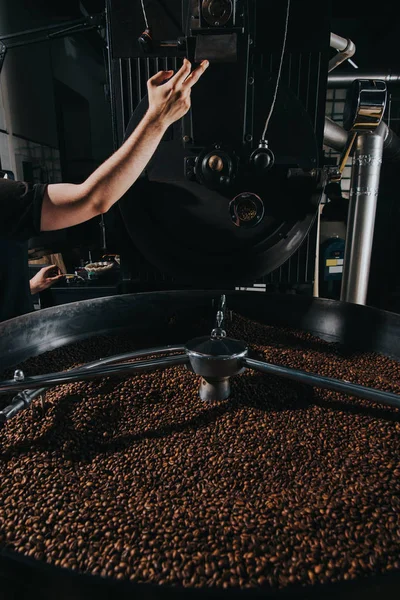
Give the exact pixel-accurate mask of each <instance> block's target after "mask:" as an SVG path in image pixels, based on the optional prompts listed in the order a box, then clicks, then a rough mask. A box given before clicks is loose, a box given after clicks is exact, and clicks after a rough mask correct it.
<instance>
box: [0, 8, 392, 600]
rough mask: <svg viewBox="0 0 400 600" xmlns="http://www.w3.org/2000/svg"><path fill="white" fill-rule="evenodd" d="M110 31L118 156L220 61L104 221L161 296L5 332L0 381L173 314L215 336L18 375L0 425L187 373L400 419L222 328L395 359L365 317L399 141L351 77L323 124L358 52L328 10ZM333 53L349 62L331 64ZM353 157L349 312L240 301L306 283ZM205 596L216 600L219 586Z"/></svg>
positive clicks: (152, 17)
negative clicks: (159, 94)
mask: <svg viewBox="0 0 400 600" xmlns="http://www.w3.org/2000/svg"><path fill="white" fill-rule="evenodd" d="M310 15H312V18H310ZM316 23H317V24H318V26H316ZM106 25H107V40H108V50H109V63H108V67H109V76H110V90H111V103H112V115H113V132H114V140H115V145H116V146H118V145H120V144H121V143H122V142H123V140H124V139H126V137H127V136H128V135H129V134H130V133H131V132H132V131H133V129H134V128H135V127H136V125H137V124H138V122H139V121H140V119H141V118H142V117H143V115H144V114H145V112H146V110H147V98H146V81H147V79H148V78H149V77H150V76H151V75H153V74H154V73H155V72H157V71H158V70H160V69H170V68H173V69H174V70H176V69H178V68H179V66H180V64H181V62H182V60H183V58H184V57H185V56H187V57H188V58H189V59H190V60H191V61H192V63H193V64H194V65H195V64H197V63H199V62H200V61H201V60H203V59H208V60H210V63H211V67H210V68H209V69H208V70H207V72H206V74H205V75H204V77H203V78H202V80H201V83H200V84H199V85H198V86H196V87H195V88H194V89H193V92H192V109H191V111H190V112H189V113H188V114H187V115H186V116H185V118H183V119H182V120H181V121H180V122H179V123H176V124H174V125H173V126H172V127H171V128H170V129H169V130H168V131H167V133H166V134H165V137H164V139H163V140H162V142H161V144H160V146H159V148H158V150H157V151H156V153H155V155H154V157H153V159H152V160H151V161H150V164H149V165H148V168H147V169H146V171H145V172H144V173H143V174H142V176H141V177H140V179H139V180H138V182H137V183H136V184H135V185H134V186H133V187H132V189H131V190H130V191H129V193H128V194H127V195H126V196H125V197H124V198H123V199H122V200H121V201H120V203H119V204H118V206H116V207H115V208H113V209H112V211H111V212H110V214H108V215H107V216H106V220H105V221H106V230H107V238H108V243H109V244H110V251H111V250H116V251H118V252H119V253H120V255H121V267H122V269H123V274H124V278H125V281H126V283H127V286H128V287H127V289H128V290H129V285H128V284H129V283H132V281H134V280H135V277H136V276H137V273H139V272H140V270H141V269H143V268H146V269H149V268H151V269H153V270H154V273H158V274H159V275H160V280H159V289H160V290H161V289H163V291H157V292H151V293H141V294H126V295H125V294H124V295H120V296H115V297H112V298H103V299H97V300H94V301H84V302H79V303H74V304H70V305H66V306H59V307H55V308H52V309H47V310H45V311H41V312H39V313H36V314H31V315H26V316H23V317H19V318H17V319H14V320H12V321H9V322H6V323H3V324H1V325H0V365H1V369H0V370H1V371H2V372H4V371H6V370H9V369H14V368H15V367H16V366H18V365H19V364H20V363H21V362H23V361H24V360H26V359H28V358H30V357H32V356H38V355H40V354H42V353H44V352H46V351H48V350H51V349H54V348H57V347H60V346H64V345H66V344H68V343H71V342H74V341H77V340H83V339H86V338H90V337H92V336H94V335H108V334H112V333H116V332H120V331H122V330H124V331H131V332H132V333H133V334H134V335H136V334H139V333H141V334H142V333H143V332H145V331H150V330H151V331H152V332H154V331H156V332H157V331H158V332H163V334H165V332H168V323H169V322H170V320H171V318H173V317H174V316H175V315H176V314H178V313H179V314H184V315H185V318H188V319H190V318H191V316H193V315H194V314H196V315H202V316H203V317H204V318H205V319H207V320H208V321H207V322H209V329H208V330H205V331H204V336H203V337H200V338H196V339H194V340H190V341H189V340H186V339H181V340H175V339H174V340H168V343H163V344H162V345H159V346H155V347H151V348H147V349H145V350H142V351H134V352H130V353H124V354H122V353H121V354H119V355H114V356H112V357H109V358H104V359H101V360H99V361H96V362H95V363H88V364H85V365H83V366H82V367H79V368H76V369H72V370H70V371H67V372H56V373H47V374H45V375H31V376H25V374H24V372H23V370H21V369H19V368H18V369H16V370H15V372H14V377H13V378H5V377H3V378H2V379H3V380H2V381H0V393H2V394H10V395H11V400H10V403H9V405H8V406H6V407H5V408H3V410H2V411H0V421H1V422H2V425H3V426H4V427H7V423H8V421H10V420H11V419H12V418H14V417H15V415H16V414H18V413H19V412H21V411H23V410H25V409H27V408H28V407H29V406H30V405H31V404H32V402H38V401H39V400H38V399H39V398H40V396H41V395H43V394H45V393H46V390H47V389H49V388H51V387H54V386H56V385H60V384H64V383H69V382H74V381H80V380H87V379H96V378H99V377H104V376H112V375H118V374H124V375H127V374H135V373H139V372H144V371H154V370H158V369H165V368H168V367H170V366H173V365H186V367H187V368H188V369H189V370H190V371H191V372H193V373H194V374H196V375H199V376H200V377H201V385H200V389H199V394H200V398H201V399H202V400H203V401H205V402H207V401H210V400H211V401H213V400H223V399H227V398H229V395H230V383H231V379H232V378H234V377H236V376H237V375H238V374H239V373H242V372H243V371H244V370H245V369H252V370H255V371H258V372H261V373H266V374H273V375H277V376H280V377H283V378H289V379H291V380H294V381H297V382H301V383H304V384H307V385H311V386H316V387H320V388H324V389H330V390H335V391H339V392H342V393H344V394H349V395H352V396H356V397H359V398H363V399H366V400H370V401H373V402H376V403H381V404H388V405H391V406H395V407H400V396H399V395H398V394H394V393H392V392H388V391H385V390H378V389H375V388H370V387H366V386H362V385H359V384H357V383H352V382H349V381H344V380H339V379H335V378H332V377H323V376H321V375H318V374H317V373H309V372H305V371H300V370H295V369H289V368H285V367H282V366H279V365H274V364H271V363H269V362H265V361H262V360H258V359H256V358H255V357H254V356H253V354H252V352H251V349H250V348H249V347H248V346H247V345H246V344H245V343H243V342H241V341H240V340H233V339H230V338H229V337H228V336H227V335H226V332H225V322H226V320H227V318H228V316H227V315H228V313H229V311H230V310H235V311H238V312H240V313H241V314H244V315H246V316H247V317H249V318H254V319H256V320H258V321H260V322H262V323H268V324H271V325H277V326H286V327H293V328H297V329H300V330H303V331H308V332H310V333H312V334H313V335H316V336H318V337H321V338H323V339H325V340H328V341H333V342H336V343H338V344H341V345H343V346H344V347H347V348H349V349H356V350H361V351H368V352H378V353H382V354H384V355H386V356H390V357H391V358H393V359H395V360H398V361H400V344H399V343H398V340H399V335H400V316H399V315H396V314H392V313H388V312H382V311H378V310H375V309H372V308H369V307H367V306H363V305H365V304H366V294H367V287H368V277H369V265H370V259H371V251H372V240H373V232H374V219H375V211H376V203H377V196H378V190H379V177H380V166H381V163H382V160H391V161H396V160H399V159H400V142H399V140H398V138H397V137H396V135H395V134H394V133H393V132H392V131H391V130H390V129H389V127H388V126H387V125H386V124H385V123H384V121H383V116H384V112H385V107H386V101H387V90H386V84H385V81H384V79H383V78H373V79H371V78H358V79H356V78H355V79H354V81H353V82H352V84H351V85H350V87H349V93H348V96H347V100H346V107H345V113H344V119H343V123H344V126H343V127H341V126H338V125H337V124H335V123H334V122H333V121H330V120H329V119H326V118H325V98H326V89H327V82H328V76H329V75H328V74H329V73H330V72H331V71H333V70H334V69H335V68H336V67H337V66H338V65H339V64H340V63H341V62H343V61H344V60H347V59H348V58H350V57H351V56H352V55H353V54H354V51H355V47H354V45H353V43H352V42H351V41H350V40H344V39H343V38H341V37H339V36H337V35H335V34H332V33H331V31H330V19H329V9H328V7H327V3H324V2H320V1H318V0H304V1H302V2H296V1H292V2H290V1H282V2H279V3H272V2H267V1H266V0H168V2H166V1H164V0H159V1H157V0H153V1H150V0H149V1H148V2H146V1H143V0H135V1H133V0H130V1H129V2H128V1H126V0H109V1H108V3H107V14H106ZM332 48H334V49H335V50H337V54H336V55H334V56H333V58H332ZM324 146H328V147H330V148H333V149H336V150H338V151H340V152H341V160H340V164H338V165H337V166H332V165H330V166H328V165H326V164H325V163H324V151H323V148H324ZM350 155H352V156H353V163H354V167H353V175H352V181H351V198H350V210H349V218H348V234H347V236H348V237H347V241H346V254H345V264H344V275H343V287H342V298H341V300H342V301H341V302H334V301H328V300H322V299H312V298H308V297H302V296H292V295H274V294H273V295H268V294H265V295H264V294H256V295H253V294H246V293H243V292H235V291H233V290H234V288H235V287H236V286H240V285H247V284H248V283H251V282H253V281H254V280H256V279H257V278H261V277H264V276H266V275H268V274H269V273H271V272H273V271H275V270H276V269H278V268H280V267H282V266H283V265H289V268H290V266H291V268H292V269H297V270H298V273H300V271H301V269H302V266H301V265H302V261H303V258H302V256H303V255H302V253H303V252H304V248H306V251H307V253H308V254H310V253H311V254H313V253H315V245H316V226H315V220H316V215H317V212H318V210H319V205H320V202H321V199H322V198H323V194H324V188H325V186H326V185H327V184H328V183H329V182H332V181H340V178H341V173H342V171H343V167H344V165H345V163H346V160H347V158H348V157H349V156H350ZM305 262H306V263H307V264H308V262H307V260H306V261H305ZM306 268H308V267H305V268H304V272H305V271H306ZM299 277H300V275H299ZM154 285H155V286H157V283H155V284H154ZM139 287H140V278H139ZM165 287H169V288H170V289H169V290H165ZM179 287H180V288H181V291H173V290H174V289H177V288H179ZM188 287H190V288H192V290H193V289H202V290H204V291H201V292H198V291H187V289H186V288H188ZM145 289H146V287H145V286H143V288H142V290H141V291H143V290H145ZM185 290H186V291H185ZM254 296H256V297H254ZM161 337H162V336H160V339H161ZM163 340H164V338H163ZM150 355H151V356H152V358H148V357H149V356H150ZM154 356H155V358H154ZM132 359H135V362H129V361H131V360H132ZM182 410H184V407H183V408H182ZM0 435H1V431H0ZM3 558H4V565H5V566H4V567H1V565H0V574H1V573H2V572H3V573H4V572H5V570H6V569H7V570H8V573H11V574H12V576H13V577H15V578H19V579H23V578H25V579H26V578H29V580H30V581H32V582H33V585H35V586H36V587H37V588H38V589H40V590H41V591H42V593H43V594H46V593H48V591H49V590H50V589H53V591H54V589H56V588H57V590H58V592H57V593H60V592H59V590H60V588H63V589H65V590H66V591H65V596H63V594H62V592H61V597H68V598H69V597H78V595H79V594H82V595H83V596H84V595H85V594H93V595H94V594H96V595H97V596H100V597H103V596H102V594H104V597H109V596H107V595H106V594H111V593H115V594H116V595H117V596H119V597H121V598H122V597H123V598H125V597H128V596H129V597H132V595H133V594H134V597H138V598H146V597H149V596H152V597H157V598H161V597H167V593H166V592H165V593H164V590H163V589H162V586H161V587H160V589H158V588H157V589H155V588H151V590H150V591H149V589H148V588H147V587H146V586H145V585H143V586H140V585H139V586H137V585H135V586H134V585H133V584H132V585H125V584H121V586H120V587H118V586H119V584H117V582H112V581H104V580H101V579H100V578H97V577H94V576H93V577H91V576H84V575H79V576H78V575H73V574H71V573H69V572H64V571H62V570H61V569H58V568H56V567H46V568H45V567H43V566H42V565H40V564H39V563H38V561H34V560H31V561H30V562H24V561H20V560H19V559H17V558H15V556H13V555H12V554H9V555H4V557H3ZM43 582H45V583H43ZM380 585H381V586H383V585H385V586H386V587H385V588H382V587H379V586H380ZM399 585H400V579H396V581H394V582H393V580H390V581H389V583H386V584H382V583H379V584H374V583H371V582H369V583H367V584H365V585H361V586H360V588H359V591H358V592H357V593H356V592H355V591H354V588H351V589H350V588H349V589H347V588H346V587H343V588H341V592H340V593H341V595H340V597H341V598H350V597H351V598H354V597H361V595H364V594H365V593H366V590H367V589H368V590H369V592H370V593H378V591H377V590H378V589H379V590H382V589H385V592H386V595H387V596H389V595H390V594H391V593H392V592H393V597H395V594H396V593H398V589H399ZM374 586H375V587H374ZM43 590H45V591H43ZM395 590H397V591H395ZM189 593H190V594H191V593H194V592H192V591H190V590H189V591H187V590H186V592H185V594H189ZM196 593H198V595H204V597H213V595H212V593H211V592H210V593H209V592H208V591H207V590H206V591H203V592H201V591H199V590H198V591H196ZM213 593H214V592H213ZM243 593H244V594H246V598H247V597H248V596H249V597H250V596H252V595H253V594H252V593H247V592H246V593H245V592H243ZM178 594H179V595H185V594H184V592H183V591H182V592H181V591H179V592H178ZM357 594H359V595H357ZM254 595H256V592H254ZM278 596H279V594H278V593H277V597H278ZM43 597H44V596H43ZM46 597H47V596H46ZM215 597H217V596H215ZM271 597H275V596H271ZM293 597H294V596H293ZM309 597H315V598H316V597H317V595H315V596H309ZM332 597H335V596H332ZM370 597H374V598H375V597H376V595H373V596H370ZM390 597H392V596H390Z"/></svg>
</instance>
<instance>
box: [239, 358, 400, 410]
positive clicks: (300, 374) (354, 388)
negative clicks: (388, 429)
mask: <svg viewBox="0 0 400 600" xmlns="http://www.w3.org/2000/svg"><path fill="white" fill-rule="evenodd" d="M243 365H244V366H245V367H247V368H248V369H253V370H254V371H259V372H260V373H267V374H268V375H276V376H278V377H284V378H286V379H291V380H292V381H298V382H300V383H305V384H307V385H311V386H313V387H318V388H322V389H325V390H333V391H335V392H341V393H343V394H349V395H350V396H357V397H358V398H364V399H365V400H372V401H373V402H379V403H383V404H389V405H391V406H395V407H396V408H400V395H398V394H393V393H392V392H385V391H383V390H377V389H376V388H369V387H366V386H364V385H359V384H358V383H351V382H350V381H344V380H341V379H333V378H331V377H325V376H323V375H317V374H316V373H308V372H307V371H300V370H298V369H291V368H289V367H282V366H280V365H273V364H271V363H267V362H263V361H260V360H253V359H252V358H244V359H243Z"/></svg>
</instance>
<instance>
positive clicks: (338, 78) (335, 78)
mask: <svg viewBox="0 0 400 600" xmlns="http://www.w3.org/2000/svg"><path fill="white" fill-rule="evenodd" d="M355 79H379V80H381V81H386V82H388V83H389V82H390V83H396V82H397V83H398V82H400V74H399V73H392V72H391V71H388V72H387V73H382V72H381V71H359V70H358V71H354V72H350V73H341V72H340V71H339V72H337V71H336V72H335V73H332V74H330V75H328V88H337V87H349V86H350V85H351V84H352V83H353V81H354V80H355Z"/></svg>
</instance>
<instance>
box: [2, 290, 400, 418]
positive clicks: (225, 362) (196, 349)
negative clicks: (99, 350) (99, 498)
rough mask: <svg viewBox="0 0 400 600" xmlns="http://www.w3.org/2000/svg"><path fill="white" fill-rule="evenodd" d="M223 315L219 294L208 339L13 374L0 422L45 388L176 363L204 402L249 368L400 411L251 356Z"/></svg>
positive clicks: (386, 397)
mask: <svg viewBox="0 0 400 600" xmlns="http://www.w3.org/2000/svg"><path fill="white" fill-rule="evenodd" d="M225 315H226V297H225V295H222V296H221V298H220V300H219V305H218V310H217V314H216V318H215V327H214V329H213V330H212V332H211V335H210V336H205V337H200V338H196V339H194V340H190V341H189V342H188V343H187V344H185V345H184V346H180V345H178V346H165V347H157V348H149V349H147V350H137V351H135V352H127V353H124V354H119V355H115V356H111V357H107V358H102V359H100V360H97V361H94V362H91V363H88V364H86V365H84V366H82V367H77V368H75V369H71V370H70V371H65V372H59V373H48V374H47V375H38V376H34V377H28V378H25V377H24V374H23V372H22V371H16V372H15V376H14V379H13V380H9V381H2V382H0V394H4V393H9V392H14V391H19V393H18V394H17V395H16V396H15V398H14V399H13V401H12V403H11V405H10V406H7V407H6V408H5V409H4V410H3V411H0V424H1V423H5V422H6V421H8V420H9V419H10V418H11V417H13V416H14V415H15V414H17V413H18V412H19V411H20V410H22V409H24V408H26V407H27V406H29V405H30V403H31V402H32V400H33V399H34V398H36V396H38V395H39V394H41V393H43V392H44V391H46V389H48V388H49V387H53V386H57V385H61V384H64V383H72V382H76V381H84V380H88V379H96V378H98V377H107V376H108V377H110V376H113V375H135V374H137V373H143V372H145V371H156V370H158V369H167V368H169V367H174V366H178V365H186V366H188V367H189V368H190V369H191V370H192V371H193V372H194V373H195V374H196V375H199V376H201V377H202V382H201V385H200V398H201V399H202V400H205V401H211V400H224V399H227V398H228V397H229V395H230V379H231V378H232V377H234V376H235V375H238V374H239V373H241V372H243V371H244V370H245V369H246V368H247V369H253V370H254V371H259V372H261V373H266V374H268V375H275V376H278V377H284V378H286V379H291V380H292V381H298V382H300V383H305V384H307V385H311V386H314V387H319V388H322V389H328V390H333V391H335V392H340V393H344V394H349V395H351V396H357V397H359V398H364V399H365V400H371V401H372V402H378V403H382V404H388V405H390V406H395V407H396V408H400V395H398V394H394V393H392V392H385V391H382V390H377V389H375V388H368V387H365V386H362V385H359V384H356V383H351V382H349V381H343V380H339V379H333V378H331V377H325V376H323V375H318V374H316V373H308V372H306V371H300V370H298V369H292V368H289V367H284V366H280V365H273V364H271V363H268V362H263V361H259V360H254V359H252V358H249V356H248V347H247V345H246V344H245V343H244V342H241V341H239V340H234V339H231V338H228V337H227V335H226V331H225V329H224V324H225ZM172 352H179V353H180V354H177V355H172V356H165V357H163V358H152V359H149V360H142V361H137V362H134V363H124V362H122V363H121V361H124V360H131V359H135V358H143V357H145V356H149V355H158V354H167V355H169V354H171V353H172ZM115 363H119V364H115ZM27 388H32V389H27Z"/></svg>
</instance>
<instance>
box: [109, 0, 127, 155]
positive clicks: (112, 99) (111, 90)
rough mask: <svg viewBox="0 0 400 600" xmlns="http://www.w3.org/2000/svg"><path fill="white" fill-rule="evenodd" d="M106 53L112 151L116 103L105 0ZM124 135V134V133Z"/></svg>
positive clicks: (115, 138) (115, 147)
mask: <svg viewBox="0 0 400 600" xmlns="http://www.w3.org/2000/svg"><path fill="white" fill-rule="evenodd" d="M105 15H106V30H105V31H106V52H107V57H106V59H107V62H106V66H107V79H108V89H109V97H110V110H111V128H112V136H113V145H114V150H116V149H117V148H118V146H119V139H118V124H117V119H116V114H115V113H116V110H117V108H116V101H115V88H114V85H115V83H114V72H113V58H112V41H111V39H112V36H111V5H110V0H106V9H105ZM124 133H125V132H124Z"/></svg>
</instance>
